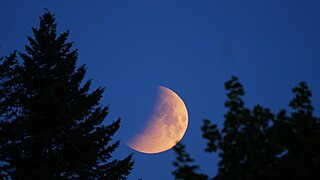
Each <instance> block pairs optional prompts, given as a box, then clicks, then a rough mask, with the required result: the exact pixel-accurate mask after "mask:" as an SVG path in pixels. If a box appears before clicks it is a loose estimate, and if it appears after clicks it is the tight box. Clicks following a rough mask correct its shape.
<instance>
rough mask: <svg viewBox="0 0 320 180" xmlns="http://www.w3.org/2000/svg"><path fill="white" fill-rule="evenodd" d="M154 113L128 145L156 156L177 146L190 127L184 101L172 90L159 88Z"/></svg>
mask: <svg viewBox="0 0 320 180" xmlns="http://www.w3.org/2000/svg"><path fill="white" fill-rule="evenodd" d="M158 89H159V91H158V98H157V102H156V104H155V108H154V109H153V111H152V112H153V113H152V115H151V116H150V118H149V119H148V121H147V123H146V125H145V127H144V128H143V129H142V131H140V132H138V133H137V134H136V135H134V136H133V137H132V138H131V139H130V140H129V141H128V142H127V145H128V146H129V147H130V148H132V149H134V150H136V151H139V152H142V153H147V154H155V153H160V152H164V151H166V150H169V149H170V148H172V147H173V146H175V145H176V144H177V143H178V142H179V141H180V140H181V139H182V137H183V135H184V134H185V132H186V130H187V127H188V111H187V108H186V106H185V104H184V102H183V101H182V99H181V98H180V97H179V96H178V95H177V94H176V93H175V92H173V91H172V90H170V89H168V88H166V87H163V86H159V87H158Z"/></svg>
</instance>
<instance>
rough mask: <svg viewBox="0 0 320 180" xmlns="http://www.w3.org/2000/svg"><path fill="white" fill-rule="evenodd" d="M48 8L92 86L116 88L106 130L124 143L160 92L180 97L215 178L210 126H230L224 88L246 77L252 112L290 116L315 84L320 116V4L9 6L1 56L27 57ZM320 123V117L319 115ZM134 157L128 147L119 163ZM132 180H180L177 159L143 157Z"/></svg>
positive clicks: (285, 0) (143, 1) (110, 91)
mask: <svg viewBox="0 0 320 180" xmlns="http://www.w3.org/2000/svg"><path fill="white" fill-rule="evenodd" d="M44 8H48V9H49V10H50V11H52V12H53V13H55V14H56V18H57V23H58V29H59V30H60V31H61V32H62V31H65V30H68V29H70V30H71V36H70V39H69V40H71V41H74V42H75V44H74V47H75V48H77V49H79V64H86V65H87V67H88V73H87V76H86V78H87V79H89V78H92V79H93V86H94V87H98V86H104V87H106V91H105V96H104V98H103V99H102V101H101V102H102V103H103V104H105V105H110V108H111V109H110V115H109V117H108V118H107V119H106V123H108V122H111V121H112V120H115V119H116V118H117V117H121V118H122V126H121V129H120V130H119V131H118V134H117V136H116V137H115V138H118V139H122V142H124V141H125V139H126V138H127V137H128V136H129V133H130V132H131V131H133V130H134V129H132V127H134V126H133V125H135V124H138V123H139V122H140V121H141V120H143V118H144V117H145V116H146V114H148V113H149V112H148V111H149V110H148V107H149V105H150V102H151V101H152V99H153V98H154V96H153V92H152V91H151V90H150V89H152V88H153V87H155V86H157V85H163V86H166V87H169V88H171V89H172V90H174V91H175V92H177V93H178V94H179V95H180V96H181V98H182V99H183V100H184V102H185V103H186V106H187V108H188V111H189V127H188V130H187V132H186V134H185V136H184V138H183V143H185V144H186V145H187V150H188V152H190V153H191V155H192V156H193V157H194V158H196V162H197V163H199V164H201V165H202V169H201V170H202V172H206V173H209V174H210V175H214V174H215V173H216V171H217V163H218V158H217V156H213V157H211V156H209V155H207V154H205V153H203V149H204V146H205V142H204V141H203V140H202V139H201V132H200V126H201V124H202V120H203V118H210V119H211V120H212V121H214V122H215V123H218V124H220V125H221V124H222V122H223V114H224V112H225V109H224V107H223V103H224V101H225V99H226V96H225V90H224V82H225V81H227V80H228V79H229V78H230V76H231V75H236V76H238V77H239V78H240V80H241V82H242V83H243V85H244V87H245V89H246V96H245V101H246V103H247V105H248V106H249V107H252V106H253V105H254V104H261V105H263V106H267V107H270V108H271V109H272V110H273V111H278V110H279V108H283V107H287V104H288V102H289V101H290V99H291V98H292V94H290V92H291V89H292V88H293V87H294V86H295V85H297V84H298V83H299V82H300V81H307V82H308V84H309V86H310V88H311V89H312V91H313V94H314V96H313V100H314V105H315V107H316V108H317V109H318V110H319V107H320V101H319V99H320V79H319V77H320V70H319V68H320V61H319V60H320V53H319V52H320V43H319V42H320V33H319V32H320V20H319V19H320V11H319V9H320V1H316V0H314V1H312V0H307V1H306V0H252V1H246V0H244V1H239V0H211V1H209V0H134V1H133V0H131V1H129V0H104V1H90V2H89V1H61V0H60V1H58V0H56V1H44V0H42V1H35V0H28V1H23V0H21V1H15V0H10V1H8V0H6V1H5V0H2V1H1V2H0V45H1V47H0V56H2V55H9V53H10V52H12V51H13V50H18V51H24V45H25V44H26V43H27V40H26V35H31V34H32V33H31V26H37V25H38V22H39V19H38V17H39V16H40V15H41V14H42V13H43V9H44ZM317 113H318V114H319V111H317ZM132 152H134V151H133V150H131V149H130V148H128V147H127V146H126V145H125V144H124V143H122V145H121V147H120V148H119V149H118V151H117V153H116V155H115V156H116V157H123V156H124V155H126V154H129V153H132ZM134 159H135V161H136V163H135V168H134V170H133V172H132V174H131V175H130V176H129V179H138V178H143V179H173V177H172V176H171V171H172V170H173V167H172V161H173V160H174V155H173V151H172V150H169V151H167V152H164V153H161V154H157V155H145V154H141V153H135V155H134Z"/></svg>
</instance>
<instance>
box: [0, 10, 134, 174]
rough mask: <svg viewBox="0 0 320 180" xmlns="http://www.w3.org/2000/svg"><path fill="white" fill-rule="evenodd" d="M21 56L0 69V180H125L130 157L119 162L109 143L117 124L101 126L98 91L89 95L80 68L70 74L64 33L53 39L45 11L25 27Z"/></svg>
mask: <svg viewBox="0 0 320 180" xmlns="http://www.w3.org/2000/svg"><path fill="white" fill-rule="evenodd" d="M32 31H33V36H32V37H31V36H30V37H28V40H29V45H27V46H25V50H26V53H20V54H19V55H20V57H21V62H22V63H18V61H17V56H16V53H13V54H12V55H11V56H9V57H7V58H2V60H1V65H0V70H1V71H0V72H1V74H0V78H1V79H0V80H1V82H0V93H1V94H0V95H1V97H0V98H1V99H0V100H1V107H0V112H1V116H0V117H1V119H0V120H1V121H0V138H1V139H0V140H1V146H0V153H1V154H0V158H1V159H0V160H1V164H0V166H1V169H0V170H1V175H2V178H13V179H25V178H27V179H61V178H63V179H125V178H126V176H127V175H128V174H129V173H130V171H131V170H132V166H133V161H132V157H131V155H129V156H127V157H125V158H124V159H121V160H118V159H114V158H112V153H113V152H114V151H115V150H116V148H117V147H118V146H119V141H116V142H113V143H112V142H111V140H112V137H113V135H114V134H115V132H116V131H117V130H118V129H119V126H120V119H118V120H116V121H114V122H112V123H111V124H109V125H105V123H104V119H105V118H106V116H107V115H108V107H104V106H103V105H101V104H100V102H99V101H100V99H101V97H102V94H103V88H97V89H95V90H92V91H91V90H90V84H91V81H85V82H84V81H83V79H84V76H85V73H86V67H85V66H84V65H82V66H80V67H77V65H76V62H77V59H78V55H77V50H74V49H72V43H71V42H67V38H68V35H69V31H67V32H64V33H62V34H59V35H58V34H57V29H56V23H55V18H54V15H53V14H51V13H50V12H47V11H46V12H45V13H44V14H43V15H42V16H41V17H40V25H39V27H38V28H32Z"/></svg>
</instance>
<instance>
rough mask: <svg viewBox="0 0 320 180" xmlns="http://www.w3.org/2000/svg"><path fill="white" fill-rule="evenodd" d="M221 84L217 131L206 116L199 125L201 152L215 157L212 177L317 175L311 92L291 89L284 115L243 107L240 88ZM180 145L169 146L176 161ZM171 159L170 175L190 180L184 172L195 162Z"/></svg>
mask: <svg viewBox="0 0 320 180" xmlns="http://www.w3.org/2000/svg"><path fill="white" fill-rule="evenodd" d="M225 88H226V90H227V97H228V99H227V101H226V103H225V107H226V108H227V113H226V114H225V120H224V124H223V127H222V129H221V130H219V129H218V127H217V125H216V124H212V123H211V122H210V121H209V120H204V123H203V126H202V127H201V130H202V137H203V138H204V139H205V140H206V141H207V145H206V148H205V152H207V153H215V152H217V153H218V154H219V156H220V162H219V163H218V173H217V175H216V176H215V177H213V179H217V180H220V179H223V180H224V179H241V180H242V179H318V178H319V175H320V174H319V172H320V153H319V152H320V119H319V118H317V117H315V116H314V115H313V106H312V103H311V91H310V90H309V89H308V86H307V85H306V83H300V84H299V86H297V87H296V88H294V89H293V93H294V98H293V100H292V101H291V102H290V103H289V106H290V107H291V110H290V112H291V113H290V114H289V115H288V114H287V113H286V111H285V110H281V111H280V112H279V113H278V114H276V115H274V114H273V113H272V112H271V111H270V110H269V109H267V108H263V107H261V106H260V105H256V106H254V107H253V108H252V109H250V108H248V107H246V106H245V103H244V101H243V99H242V96H243V95H244V89H243V87H242V85H241V84H240V83H239V81H238V79H237V78H236V77H232V79H231V80H229V81H228V82H226V84H225ZM184 149H185V146H183V145H179V146H176V147H175V148H174V150H175V152H176V154H177V160H176V161H178V162H179V161H181V159H183V158H184V157H185V156H186V154H187V153H186V152H185V150H184ZM181 152H183V153H181ZM187 155H188V154H187ZM188 156H189V155H188ZM176 161H175V162H174V166H175V167H177V169H176V170H175V171H174V172H173V175H174V176H175V178H176V179H193V178H190V177H193V176H189V175H190V174H199V173H198V172H196V170H197V168H198V166H195V165H192V166H191V165H190V164H189V162H186V163H184V164H183V165H179V164H177V162H176ZM192 161H193V160H192ZM190 162H191V161H190ZM183 167H197V168H188V169H186V168H183ZM203 177H204V176H203ZM206 179H208V177H207V178H206Z"/></svg>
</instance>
